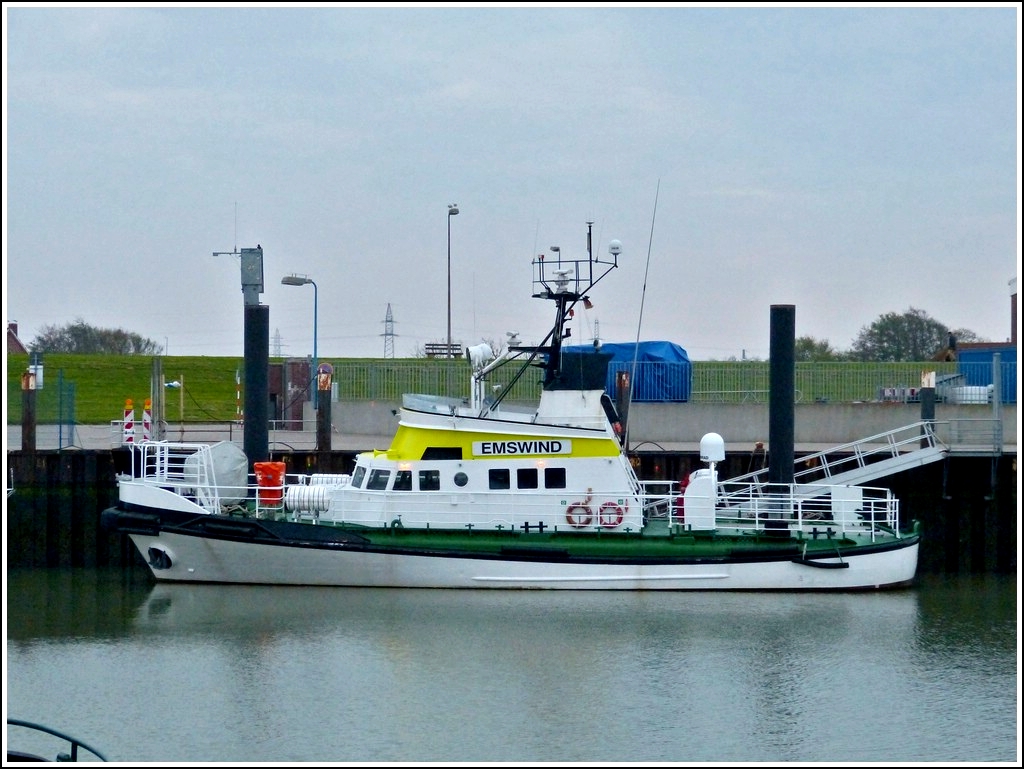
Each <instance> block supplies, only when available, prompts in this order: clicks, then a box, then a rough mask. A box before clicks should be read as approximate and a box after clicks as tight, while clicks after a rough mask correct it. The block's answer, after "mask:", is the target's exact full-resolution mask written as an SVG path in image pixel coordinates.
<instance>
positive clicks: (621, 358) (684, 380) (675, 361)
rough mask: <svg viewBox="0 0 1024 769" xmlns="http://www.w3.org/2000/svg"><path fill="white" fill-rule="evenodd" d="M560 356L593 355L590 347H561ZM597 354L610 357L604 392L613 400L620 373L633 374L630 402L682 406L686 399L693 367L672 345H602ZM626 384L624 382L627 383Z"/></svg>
mask: <svg viewBox="0 0 1024 769" xmlns="http://www.w3.org/2000/svg"><path fill="white" fill-rule="evenodd" d="M562 352H563V353H577V354H586V353H593V352H595V350H594V347H593V345H578V346H572V347H568V346H567V347H563V348H562ZM601 352H602V353H604V354H605V355H611V356H612V359H611V360H610V361H609V362H608V378H607V382H606V384H605V392H607V393H608V395H609V396H610V397H611V398H612V399H613V400H614V399H615V397H616V380H617V379H618V377H619V374H620V372H624V373H625V374H627V375H629V374H634V372H633V359H634V358H635V359H636V371H635V374H634V376H633V401H634V402H658V401H663V402H671V403H685V402H686V401H688V400H689V399H690V387H691V383H692V380H693V367H692V364H691V363H690V356H689V355H687V354H686V350H684V349H683V348H682V347H680V346H679V345H677V344H675V343H674V342H639V343H637V342H604V343H603V344H602V345H601ZM627 381H628V380H627Z"/></svg>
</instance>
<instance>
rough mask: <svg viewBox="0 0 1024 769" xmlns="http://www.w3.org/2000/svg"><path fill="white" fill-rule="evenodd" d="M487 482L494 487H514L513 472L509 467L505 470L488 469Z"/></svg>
mask: <svg viewBox="0 0 1024 769" xmlns="http://www.w3.org/2000/svg"><path fill="white" fill-rule="evenodd" d="M487 483H488V486H489V488H492V489H508V488H511V487H512V473H511V472H510V471H509V469H508V468H505V469H504V470H488V471H487Z"/></svg>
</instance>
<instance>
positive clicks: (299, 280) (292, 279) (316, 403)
mask: <svg viewBox="0 0 1024 769" xmlns="http://www.w3.org/2000/svg"><path fill="white" fill-rule="evenodd" d="M281 283H282V285H285V286H305V285H306V284H307V283H308V284H309V285H311V286H313V375H312V381H313V408H314V409H319V408H320V395H319V394H318V392H317V384H316V382H317V379H316V377H317V367H318V365H317V357H316V318H317V294H318V291H317V288H316V281H315V280H313V279H312V278H307V277H306V276H304V275H296V274H294V273H292V274H291V275H285V276H284V277H283V278H281Z"/></svg>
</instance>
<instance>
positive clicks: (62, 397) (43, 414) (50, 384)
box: [7, 373, 75, 448]
mask: <svg viewBox="0 0 1024 769" xmlns="http://www.w3.org/2000/svg"><path fill="white" fill-rule="evenodd" d="M32 393H33V394H34V397H35V416H36V423H37V424H44V425H54V426H55V428H56V430H57V442H58V444H59V448H64V447H65V446H71V445H74V429H75V383H74V382H68V381H66V380H65V379H64V375H63V373H60V374H58V376H57V378H56V380H54V379H53V378H50V379H48V380H47V381H46V386H45V387H43V388H40V389H37V390H33V391H32ZM7 397H8V404H7V405H8V409H9V411H10V412H11V413H12V414H17V415H18V418H19V419H20V418H21V415H22V411H23V408H24V405H23V404H24V401H23V399H24V397H25V391H23V390H18V391H16V392H15V393H12V392H11V389H10V388H8V394H7ZM14 398H17V401H16V402H15V401H14V400H13V399H14Z"/></svg>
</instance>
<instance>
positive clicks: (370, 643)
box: [4, 569, 1021, 765]
mask: <svg viewBox="0 0 1024 769" xmlns="http://www.w3.org/2000/svg"><path fill="white" fill-rule="evenodd" d="M6 599H7V600H6V614H5V630H6V638H7V645H6V658H5V664H4V675H5V709H6V714H7V715H8V716H12V717H16V718H21V719H25V720H29V721H35V722H39V723H43V724H46V725H48V726H52V727H54V728H57V729H60V730H61V731H63V732H66V733H68V734H70V735H72V736H74V737H77V738H79V739H81V740H84V741H85V742H87V743H88V744H89V745H91V746H93V747H95V748H97V749H99V750H100V751H101V752H102V753H103V754H104V755H105V756H106V757H107V759H109V760H111V761H116V762H126V763H132V764H137V763H140V762H160V763H163V764H166V763H181V762H202V763H204V764H207V763H211V762H231V763H235V764H237V763H245V762H261V763H262V762H266V763H297V762H359V763H367V762H402V763H409V762H445V763H455V762H467V763H470V762H471V763H481V762H517V763H526V762H583V763H595V762H680V763H691V762H693V763H696V762H745V763H749V762H772V763H778V762H809V763H813V764H821V763H833V762H836V763H852V762H857V763H859V762H881V763H884V764H886V765H889V764H892V763H902V762H907V763H915V764H918V763H925V762H972V763H978V762H994V763H1004V762H1005V763H1010V764H1017V765H1019V763H1020V760H1021V751H1020V738H1019V735H1020V732H1019V727H1020V700H1019V688H1018V684H1019V679H1018V672H1019V670H1018V665H1019V645H1018V635H1017V627H1018V591H1017V578H1016V577H995V576H987V577H977V578H969V577H954V578H951V577H937V576H925V577H923V578H921V579H920V580H919V583H918V584H917V585H916V586H915V587H913V588H910V589H907V590H900V591H893V592H881V593H837V594H789V593H786V594H783V593H754V594H733V593H663V594H656V593H582V592H581V593H573V592H505V591H495V592H490V591H427V590H372V589H344V588H281V587H238V586H208V585H158V584H154V583H152V582H150V581H149V580H148V579H147V578H143V577H140V576H139V574H138V573H136V572H131V573H129V572H124V571H115V570H104V569H100V570H97V569H75V570H17V571H11V572H9V573H8V574H7V580H6ZM34 739H36V738H33V737H32V735H29V734H26V733H24V732H23V731H21V730H17V729H16V728H15V727H8V729H7V740H8V741H9V743H10V742H13V743H14V744H13V747H16V748H19V749H29V750H31V749H34V748H35V747H37V746H36V745H35V744H34V742H33V740H34ZM39 739H42V738H39ZM46 744H48V743H46ZM38 747H39V750H41V751H46V750H49V748H47V747H45V744H44V745H43V746H38ZM44 754H45V753H44Z"/></svg>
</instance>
